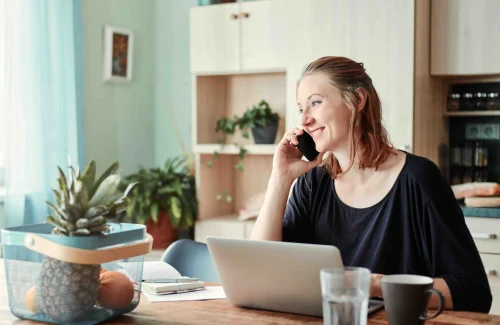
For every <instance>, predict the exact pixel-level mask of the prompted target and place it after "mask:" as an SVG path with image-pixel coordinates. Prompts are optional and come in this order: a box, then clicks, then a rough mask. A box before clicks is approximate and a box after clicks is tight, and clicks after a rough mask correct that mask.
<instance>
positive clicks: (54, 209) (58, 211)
mask: <svg viewBox="0 0 500 325" xmlns="http://www.w3.org/2000/svg"><path fill="white" fill-rule="evenodd" d="M47 204H48V205H49V207H50V209H51V210H52V212H53V213H54V214H55V215H57V216H59V219H61V220H65V221H67V220H68V218H67V217H66V215H65V214H64V211H63V210H62V209H59V208H57V207H56V206H55V205H54V204H52V203H50V202H47ZM51 217H52V218H53V216H51Z"/></svg>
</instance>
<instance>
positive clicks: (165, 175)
mask: <svg viewBox="0 0 500 325" xmlns="http://www.w3.org/2000/svg"><path fill="white" fill-rule="evenodd" d="M126 181H127V183H124V184H123V186H126V185H128V183H135V182H137V184H136V185H135V187H134V188H133V189H132V190H131V191H130V193H129V194H128V198H129V199H130V203H129V205H128V207H127V211H126V217H127V218H128V222H131V223H141V224H144V225H146V229H147V232H148V233H149V234H151V235H152V236H153V248H166V247H168V246H169V245H170V244H171V243H172V242H174V241H175V240H177V238H178V232H179V231H186V230H189V229H190V228H191V227H192V226H193V224H194V221H195V220H196V217H197V214H198V201H197V198H196V188H195V178H194V173H193V169H192V168H190V167H189V164H188V163H187V161H186V158H185V157H183V156H178V157H175V158H169V159H167V161H166V163H165V166H164V167H163V168H150V169H146V168H144V167H140V168H139V171H138V172H136V173H134V174H131V175H128V176H127V177H126Z"/></svg>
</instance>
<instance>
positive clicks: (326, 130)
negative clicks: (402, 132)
mask: <svg viewBox="0 0 500 325" xmlns="http://www.w3.org/2000/svg"><path fill="white" fill-rule="evenodd" d="M297 105H298V107H299V112H300V113H301V114H302V119H301V124H302V128H300V129H299V128H294V129H292V130H290V131H289V132H287V133H286V134H285V135H284V137H283V139H282V140H281V141H280V143H279V145H278V148H277V149H276V152H275V155H274V159H273V171H272V175H271V178H270V180H269V183H268V188H267V192H266V197H265V200H264V203H263V206H262V209H261V212H260V214H259V217H258V219H257V222H256V224H255V228H254V230H253V232H252V236H251V238H252V239H255V240H283V241H291V242H302V243H314V244H325V245H335V246H336V247H337V248H339V250H340V252H341V254H342V259H343V262H344V265H349V266H362V267H366V268H368V269H370V270H371V271H372V273H373V275H372V285H371V295H372V296H382V292H381V291H382V290H381V285H380V279H381V277H382V276H383V275H384V274H401V273H405V274H419V275H425V276H430V277H432V278H434V280H435V282H434V287H435V288H436V289H438V290H440V291H441V292H442V293H443V294H444V295H445V298H446V308H447V309H454V310H469V311H477V312H489V309H490V307H491V300H492V297H491V291H490V287H489V284H488V280H487V277H486V274H485V270H484V267H483V264H482V262H481V259H480V257H479V253H478V251H477V248H476V246H475V244H474V241H473V239H472V236H471V235H470V232H469V230H468V228H467V226H466V224H465V221H464V216H463V214H462V211H461V210H460V207H459V206H458V204H457V202H456V200H455V197H454V196H453V193H452V191H451V188H450V187H449V185H448V184H447V183H446V181H445V180H444V179H443V178H442V175H441V173H440V170H439V169H438V167H437V166H436V165H435V164H434V163H433V162H431V161H430V160H428V159H426V158H423V157H419V156H416V155H412V154H410V153H406V152H404V151H399V150H396V149H394V148H393V146H392V145H391V143H390V141H389V138H388V135H387V132H386V130H385V129H384V127H383V125H382V112H381V104H380V100H379V97H378V95H377V92H376V90H375V88H374V87H373V84H372V81H371V79H370V77H369V76H368V75H367V74H366V72H365V69H364V68H363V65H362V64H359V63H356V62H354V61H352V60H349V59H347V58H342V57H323V58H320V59H318V60H316V61H314V62H312V63H311V64H309V65H308V66H307V67H306V68H305V69H304V71H303V73H302V76H301V79H300V80H299V81H298V83H297ZM303 132H307V133H309V134H310V135H311V136H312V137H313V139H314V141H315V143H316V150H317V151H319V152H320V155H318V157H317V158H316V159H315V160H314V161H304V160H302V159H301V157H302V154H301V153H300V152H299V151H298V149H296V147H295V145H297V144H298V142H297V136H298V135H301V134H302V133H303ZM325 153H328V154H329V156H328V158H327V159H325V160H322V157H323V156H324V155H325ZM320 164H321V165H322V166H320ZM295 180H296V183H295V185H294V188H293V191H292V193H291V195H290V198H289V199H288V196H289V191H290V188H291V186H292V184H293V182H294V181H295ZM287 200H288V203H287ZM283 216H284V217H283ZM430 304H431V306H433V307H437V306H438V304H439V302H438V300H437V298H436V297H435V295H432V298H431V302H430Z"/></svg>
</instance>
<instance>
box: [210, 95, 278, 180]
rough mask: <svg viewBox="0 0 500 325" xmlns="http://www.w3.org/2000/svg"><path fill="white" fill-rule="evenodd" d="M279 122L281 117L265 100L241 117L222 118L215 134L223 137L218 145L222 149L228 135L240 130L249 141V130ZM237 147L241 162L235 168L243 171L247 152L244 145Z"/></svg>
mask: <svg viewBox="0 0 500 325" xmlns="http://www.w3.org/2000/svg"><path fill="white" fill-rule="evenodd" d="M276 120H279V115H278V114H277V113H274V112H273V110H272V108H271V107H270V106H269V103H268V102H266V101H265V100H261V101H260V102H259V103H258V104H255V105H253V106H252V108H247V110H246V111H245V112H244V113H243V115H242V116H241V117H238V116H237V115H234V117H233V118H232V119H231V118H228V117H221V118H220V119H218V120H217V122H216V127H215V132H217V133H220V134H221V135H222V137H221V138H219V139H218V140H217V143H218V144H220V145H221V146H222V147H223V146H224V145H225V143H226V139H227V136H228V135H233V134H234V133H235V132H236V131H237V130H238V129H239V130H240V131H241V132H242V136H243V137H244V138H246V139H249V134H248V130H249V129H251V128H253V127H264V126H266V125H268V124H269V123H272V122H274V121H276ZM235 145H236V146H237V147H238V148H239V149H240V150H239V153H238V157H239V160H238V162H237V163H236V164H235V165H234V168H235V169H237V170H239V171H243V170H244V168H243V158H245V155H246V153H247V150H246V149H245V148H244V146H243V145H239V144H237V143H235ZM218 158H219V151H217V150H216V151H214V159H218ZM207 166H208V167H212V166H213V161H212V160H209V161H208V162H207Z"/></svg>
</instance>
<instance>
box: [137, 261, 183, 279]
mask: <svg viewBox="0 0 500 325" xmlns="http://www.w3.org/2000/svg"><path fill="white" fill-rule="evenodd" d="M180 276H181V274H180V273H179V271H177V270H176V269H175V268H174V267H173V266H171V265H170V264H168V263H165V262H163V261H147V262H144V266H143V270H142V279H143V280H144V281H148V280H159V279H169V278H178V277H180Z"/></svg>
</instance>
